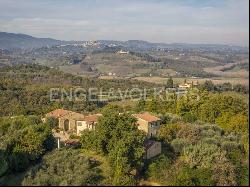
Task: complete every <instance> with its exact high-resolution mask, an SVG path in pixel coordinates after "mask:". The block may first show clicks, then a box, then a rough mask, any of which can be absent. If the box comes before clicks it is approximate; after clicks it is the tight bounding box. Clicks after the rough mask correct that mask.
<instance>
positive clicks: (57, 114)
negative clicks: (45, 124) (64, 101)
mask: <svg viewBox="0 0 250 187" xmlns="http://www.w3.org/2000/svg"><path fill="white" fill-rule="evenodd" d="M69 113H71V111H69V110H64V109H56V110H53V111H52V112H49V113H47V114H46V117H55V118H58V117H62V116H65V115H67V114H69Z"/></svg>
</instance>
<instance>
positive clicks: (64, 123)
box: [45, 109, 101, 135]
mask: <svg viewBox="0 0 250 187" xmlns="http://www.w3.org/2000/svg"><path fill="white" fill-rule="evenodd" d="M100 116H101V114H94V115H88V116H85V115H83V114H80V113H77V112H73V111H69V110H64V109H56V110H54V111H52V112H50V113H48V114H46V115H45V118H48V117H54V118H57V119H58V121H59V128H60V129H62V130H63V131H65V132H69V133H76V134H77V135H80V133H81V131H83V130H86V129H89V130H93V129H95V125H96V123H97V120H98V117H100Z"/></svg>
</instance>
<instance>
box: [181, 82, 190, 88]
mask: <svg viewBox="0 0 250 187" xmlns="http://www.w3.org/2000/svg"><path fill="white" fill-rule="evenodd" d="M191 86H192V84H190V83H184V84H180V85H179V88H184V89H188V88H191Z"/></svg>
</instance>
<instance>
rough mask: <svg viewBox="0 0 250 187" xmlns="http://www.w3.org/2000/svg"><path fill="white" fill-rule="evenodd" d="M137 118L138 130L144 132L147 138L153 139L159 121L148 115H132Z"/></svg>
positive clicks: (158, 126)
mask: <svg viewBox="0 0 250 187" xmlns="http://www.w3.org/2000/svg"><path fill="white" fill-rule="evenodd" d="M133 116H134V117H135V118H137V125H138V129H139V130H142V131H144V132H145V133H146V134H147V136H148V137H153V136H155V135H156V134H157V131H158V130H159V128H160V125H161V119H160V118H158V117H156V116H153V115H151V114H150V113H142V114H133Z"/></svg>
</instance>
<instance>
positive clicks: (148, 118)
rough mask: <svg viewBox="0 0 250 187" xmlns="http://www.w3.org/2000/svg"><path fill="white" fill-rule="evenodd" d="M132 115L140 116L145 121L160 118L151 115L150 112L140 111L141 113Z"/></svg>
mask: <svg viewBox="0 0 250 187" xmlns="http://www.w3.org/2000/svg"><path fill="white" fill-rule="evenodd" d="M133 116H134V117H136V118H140V119H142V120H144V121H147V122H152V121H158V120H161V119H160V118H158V117H156V116H153V115H151V114H150V113H147V112H145V113H142V114H133Z"/></svg>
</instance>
